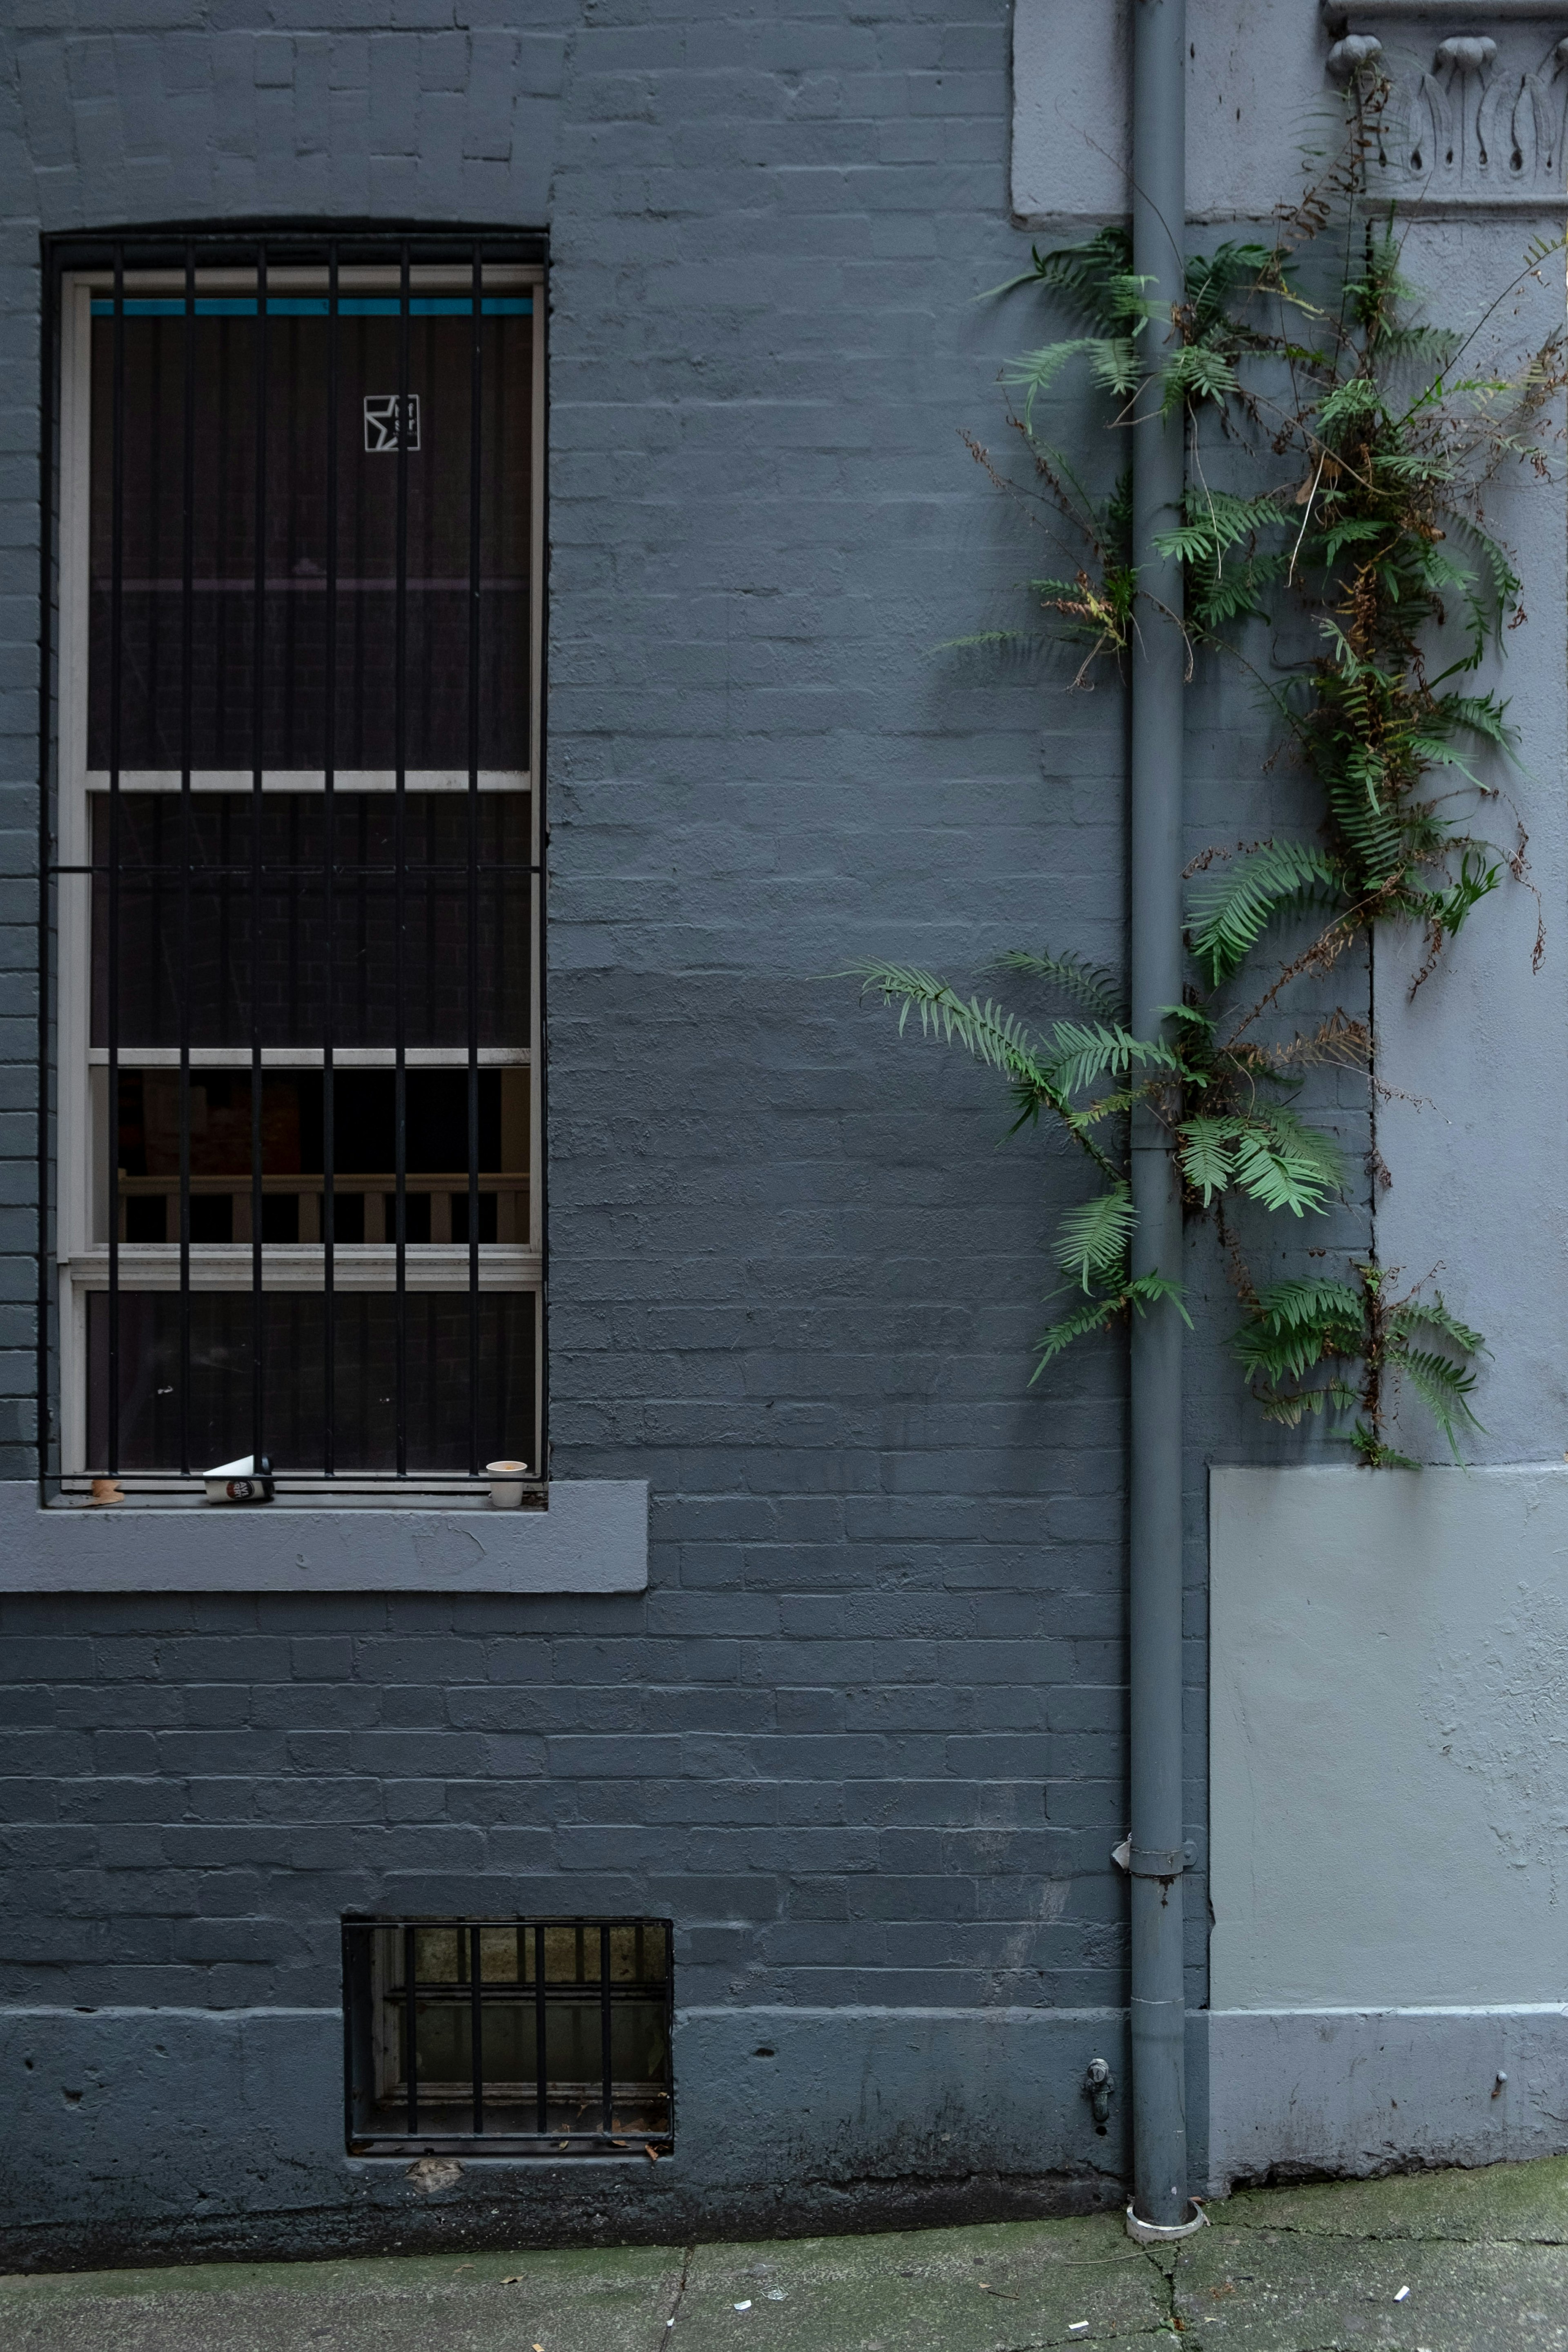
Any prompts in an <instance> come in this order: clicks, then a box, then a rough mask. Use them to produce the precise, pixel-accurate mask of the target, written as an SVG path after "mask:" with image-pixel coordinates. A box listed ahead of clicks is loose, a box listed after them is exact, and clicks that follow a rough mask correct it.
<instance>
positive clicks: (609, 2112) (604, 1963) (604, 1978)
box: [599, 1927, 616, 2134]
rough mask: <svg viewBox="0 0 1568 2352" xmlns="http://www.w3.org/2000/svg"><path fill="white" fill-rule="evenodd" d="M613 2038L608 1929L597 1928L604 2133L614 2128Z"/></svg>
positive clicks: (600, 2061)
mask: <svg viewBox="0 0 1568 2352" xmlns="http://www.w3.org/2000/svg"><path fill="white" fill-rule="evenodd" d="M613 2053H614V2040H613V2037H612V2035H611V2032H610V1931H609V1929H608V1927H601V1928H600V1929H599V2063H600V2065H601V2066H602V2068H603V2070H604V2078H605V2120H604V2128H605V2132H606V2134H608V2133H610V2132H613V2131H614V2130H615V2128H616V2087H615V2083H614V2080H613V2077H612V2073H611V2066H612V2059H613Z"/></svg>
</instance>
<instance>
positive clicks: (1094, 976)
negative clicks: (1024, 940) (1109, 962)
mask: <svg viewBox="0 0 1568 2352" xmlns="http://www.w3.org/2000/svg"><path fill="white" fill-rule="evenodd" d="M996 963H997V969H998V970H999V971H1018V972H1023V973H1024V974H1026V977H1027V978H1028V979H1030V980H1045V981H1048V982H1050V984H1051V986H1052V987H1053V988H1059V989H1060V990H1061V992H1062V993H1063V995H1064V996H1070V997H1072V998H1073V999H1074V1001H1075V1002H1076V1003H1079V1004H1081V1005H1083V1006H1085V1007H1086V1008H1087V1010H1088V1011H1089V1012H1090V1013H1094V1014H1096V1015H1097V1017H1098V1018H1099V1019H1100V1020H1101V1021H1106V1022H1110V1023H1113V1024H1116V1025H1117V1026H1120V1025H1121V1024H1122V1022H1123V1021H1124V1019H1125V1017H1126V1016H1125V1005H1124V1002H1123V998H1122V992H1121V984H1120V982H1118V981H1117V978H1116V975H1115V973H1114V972H1111V971H1107V970H1106V968H1105V966H1104V965H1103V964H1098V963H1086V962H1085V961H1084V960H1083V958H1082V957H1081V956H1075V955H1051V954H1049V953H1048V952H1042V953H1040V954H1038V955H1032V954H1030V953H1029V951H1028V950H1027V949H1026V948H1009V949H1008V950H1007V952H1006V954H1005V955H1003V956H998V957H997V959H996Z"/></svg>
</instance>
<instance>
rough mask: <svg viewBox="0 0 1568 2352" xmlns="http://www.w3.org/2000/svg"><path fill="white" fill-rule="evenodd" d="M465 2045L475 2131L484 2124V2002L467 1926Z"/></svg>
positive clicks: (474, 1939) (475, 1945)
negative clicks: (470, 2068)
mask: <svg viewBox="0 0 1568 2352" xmlns="http://www.w3.org/2000/svg"><path fill="white" fill-rule="evenodd" d="M468 2047H469V2055H470V2057H471V2058H472V2060H473V2076H474V2133H475V2136H476V2137H478V2135H479V2133H480V2132H482V2131H483V2130H484V2127H485V2004H484V1987H483V1985H482V1984H481V1983H480V1981H479V1928H478V1927H470V1928H469V1929H468Z"/></svg>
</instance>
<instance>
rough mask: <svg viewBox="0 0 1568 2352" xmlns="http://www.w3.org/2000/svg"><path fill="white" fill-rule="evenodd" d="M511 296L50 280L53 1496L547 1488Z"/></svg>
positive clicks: (531, 288)
mask: <svg viewBox="0 0 1568 2352" xmlns="http://www.w3.org/2000/svg"><path fill="white" fill-rule="evenodd" d="M539 282H540V272H539V269H538V267H537V261H536V256H535V253H534V250H533V248H532V247H531V245H530V243H529V242H528V241H527V240H519V239H517V238H516V237H515V236H513V237H508V236H504V235H500V234H472V235H464V236H444V235H442V236H437V235H432V234H427V233H416V232H412V231H411V232H409V233H406V234H399V235H396V236H370V235H359V234H354V233H345V234H343V235H342V236H331V235H327V234H325V233H323V234H321V236H310V235H307V234H303V233H299V232H287V233H283V232H280V233H278V234H276V235H272V234H268V235H255V236H248V235H244V234H235V233H224V234H221V235H214V236H200V235H190V236H179V237H177V238H171V239H163V240H160V239H159V237H158V236H156V235H153V236H151V237H149V236H129V235H128V236H125V237H121V238H116V239H110V240H101V241H100V242H98V243H97V244H89V245H78V246H74V247H61V248H59V249H58V256H57V267H56V270H55V273H54V276H53V278H52V280H51V283H52V286H53V289H54V295H55V300H56V304H57V309H58V326H59V351H60V375H61V422H60V431H59V438H58V457H59V485H60V488H59V543H58V559H57V561H58V595H57V594H56V593H55V592H56V586H57V583H56V581H55V580H54V579H52V578H51V579H50V581H49V583H48V584H49V596H48V597H47V599H46V609H47V610H49V611H50V613H51V620H52V622H53V625H54V627H55V631H56V635H57V638H58V643H57V645H56V646H55V649H54V650H55V654H56V655H57V656H58V710H59V743H58V778H59V790H58V829H57V831H56V832H55V833H54V834H51V832H50V829H49V822H48V816H47V814H46V818H45V824H44V859H43V865H44V873H43V877H42V879H41V884H40V992H41V1006H42V1010H41V1014H40V1028H39V1103H40V1116H41V1118H42V1120H43V1121H44V1125H45V1130H46V1133H47V1122H48V1118H49V1114H50V1109H51V1079H52V1073H53V1069H54V1066H55V1063H56V1058H57V1055H58V1068H59V1127H58V1160H59V1170H60V1176H59V1185H58V1215H57V1234H58V1240H57V1248H56V1253H55V1257H56V1262H57V1263H58V1268H59V1273H60V1278H61V1279H60V1290H59V1295H58V1299H51V1295H50V1294H51V1287H52V1284H51V1273H50V1268H49V1265H48V1264H47V1260H46V1262H45V1264H44V1266H43V1269H42V1272H41V1277H40V1279H41V1284H42V1287H41V1292H40V1316H41V1320H40V1366H39V1370H40V1404H39V1429H40V1462H41V1464H42V1463H46V1462H47V1459H48V1456H49V1444H48V1439H49V1416H48V1395H47V1387H48V1382H47V1371H48V1364H47V1338H46V1336H45V1335H46V1334H47V1328H48V1325H49V1318H50V1309H51V1307H52V1306H54V1305H58V1309H59V1314H58V1333H59V1347H60V1355H61V1391H62V1397H61V1402H62V1428H63V1432H64V1434H63V1436H62V1443H61V1446H60V1451H59V1454H58V1467H59V1469H60V1470H61V1471H62V1472H63V1473H64V1474H66V1475H67V1476H69V1475H72V1474H80V1475H82V1476H83V1477H84V1478H85V1475H86V1474H89V1473H97V1474H102V1475H106V1476H107V1477H108V1478H109V1479H110V1480H114V1479H117V1478H119V1477H120V1476H121V1475H128V1476H129V1477H131V1479H132V1482H133V1483H138V1482H142V1483H144V1482H147V1481H150V1480H153V1479H157V1478H163V1479H165V1480H168V1479H176V1480H181V1481H186V1482H191V1481H194V1480H195V1479H196V1478H197V1477H199V1474H200V1472H201V1470H202V1469H203V1468H204V1467H205V1466H206V1465H207V1464H208V1463H209V1462H210V1461H212V1460H216V1459H220V1458H226V1457H227V1456H229V1455H232V1454H236V1453H237V1452H244V1451H245V1450H247V1448H248V1450H249V1451H250V1452H251V1453H252V1454H255V1455H257V1456H258V1457H259V1456H260V1455H262V1454H267V1455H268V1456H269V1457H270V1458H271V1460H272V1461H273V1463H274V1465H276V1466H277V1467H278V1469H279V1471H280V1472H281V1473H282V1474H284V1478H285V1480H287V1478H288V1476H289V1474H290V1473H291V1474H293V1475H294V1477H295V1478H296V1479H297V1480H299V1481H303V1480H306V1479H310V1480H312V1481H313V1480H316V1479H321V1478H325V1479H329V1480H330V1479H332V1478H334V1477H337V1476H340V1475H349V1476H353V1477H355V1478H358V1479H360V1480H362V1481H363V1478H365V1477H366V1476H370V1477H372V1478H374V1477H376V1476H381V1477H384V1478H388V1479H390V1480H393V1481H405V1480H408V1479H409V1478H411V1477H412V1478H415V1479H417V1478H418V1477H419V1476H420V1475H440V1476H442V1477H443V1478H446V1479H447V1480H449V1479H450V1478H451V1477H452V1476H453V1475H466V1476H467V1477H468V1479H470V1480H477V1479H478V1478H479V1475H480V1473H481V1470H482V1468H483V1465H484V1463H485V1460H486V1459H487V1457H488V1456H489V1455H505V1456H510V1457H519V1458H522V1459H524V1460H526V1461H527V1462H528V1463H530V1465H533V1467H534V1468H535V1470H536V1471H537V1469H538V1467H539V1465H541V1463H542V1430H541V1427H540V1421H539V1393H540V1386H541V1382H540V1370H541V1355H542V1334H541V1331H540V1328H539V1314H538V1307H539V1298H540V1269H541V1244H542V1216H541V1203H540V1201H539V1198H538V1184H537V1181H536V1163H537V1157H538V1130H539V1106H540V1085H539V1078H540V1073H539V1067H538V1065H539V1053H538V990H537V984H536V958H537V948H538V933H539V914H540V907H539V875H540V848H539V842H540V834H539V816H538V805H537V803H538V782H539V774H538V770H539V760H538V745H539V712H538V644H539V622H540V615H539V603H540V591H541V584H542V555H541V545H540V533H539V527H538V518H539V499H540V483H539V473H540V467H539V455H540V447H541V441H540V433H541V425H540V407H541V403H540V398H539V387H540V384H541V383H542V373H541V358H540V341H539V331H540V324H541V321H540V320H539V319H538V317H537V316H536V308H537V292H538V288H539ZM51 463H52V457H51V458H50V459H47V462H46V477H47V474H48V468H49V465H50V464H51ZM53 495H54V492H53V485H52V483H51V485H50V497H51V499H52V498H53ZM50 683H51V653H50V648H49V647H48V646H47V647H46V688H48V686H49V685H50ZM45 702H46V708H48V707H49V706H50V702H51V696H50V694H49V692H48V691H46V696H45ZM43 750H44V755H45V762H46V772H47V765H48V762H49V758H50V754H51V751H52V750H53V746H52V745H51V743H50V742H49V740H47V735H46V740H45V743H44V746H43ZM57 915H58V940H59V960H60V976H59V982H58V992H56V995H55V999H54V1009H53V1012H52V1013H51V1008H50V983H51V977H52V974H51V944H52V940H53V937H54V935H55V932H56V929H57V920H56V919H57ZM52 1023H56V1024H58V1028H57V1027H56V1026H52V1025H51V1024H52ZM41 1167H42V1169H43V1171H44V1174H45V1176H46V1178H47V1150H46V1152H45V1157H44V1160H42V1162H41ZM79 1171H80V1172H79ZM46 1197H47V1193H46ZM458 1249H460V1250H461V1251H462V1252H463V1253H464V1254H465V1262H464V1264H463V1266H462V1276H461V1277H460V1278H459V1279H458V1281H456V1282H454V1280H453V1278H452V1277H453V1274H454V1272H455V1271H456V1269H455V1267H454V1266H453V1265H452V1264H451V1263H450V1253H452V1252H453V1251H455V1250H458ZM345 1250H346V1251H349V1252H350V1253H351V1254H353V1260H354V1263H353V1267H352V1281H351V1284H350V1291H349V1293H348V1295H346V1296H345V1293H344V1290H343V1276H344V1273H345V1270H347V1262H346V1261H345V1260H344V1259H343V1257H342V1252H344V1251H345ZM376 1251H380V1252H382V1253H384V1255H382V1256H381V1257H380V1258H376V1257H374V1252H376ZM434 1251H445V1252H447V1254H448V1255H447V1256H446V1257H443V1258H441V1259H439V1260H437V1259H436V1258H434V1257H431V1256H428V1255H426V1253H430V1252H434ZM378 1269H379V1272H378ZM378 1281H379V1283H380V1285H381V1286H382V1287H383V1288H384V1301H381V1302H373V1303H372V1304H370V1305H369V1306H368V1307H367V1304H366V1299H365V1297H364V1296H363V1294H364V1293H365V1292H366V1290H367V1289H374V1286H375V1284H376V1283H377V1282H378ZM73 1432H74V1434H73Z"/></svg>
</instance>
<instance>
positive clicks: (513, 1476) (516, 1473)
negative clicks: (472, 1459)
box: [485, 1462, 528, 1511]
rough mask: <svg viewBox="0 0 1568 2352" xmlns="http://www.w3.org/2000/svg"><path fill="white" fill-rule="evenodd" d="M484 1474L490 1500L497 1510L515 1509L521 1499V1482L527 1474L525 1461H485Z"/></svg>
mask: <svg viewBox="0 0 1568 2352" xmlns="http://www.w3.org/2000/svg"><path fill="white" fill-rule="evenodd" d="M485 1475H486V1477H487V1478H488V1479H489V1482H490V1501H491V1503H492V1505H493V1506H494V1507H495V1508H496V1509H497V1510H498V1511H515V1510H516V1508H517V1507H518V1505H519V1504H520V1503H521V1500H522V1482H523V1480H524V1479H525V1478H526V1477H527V1475H528V1465H527V1463H526V1462H487V1463H486V1464H485Z"/></svg>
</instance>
